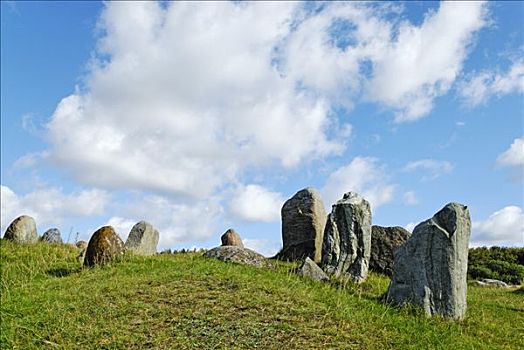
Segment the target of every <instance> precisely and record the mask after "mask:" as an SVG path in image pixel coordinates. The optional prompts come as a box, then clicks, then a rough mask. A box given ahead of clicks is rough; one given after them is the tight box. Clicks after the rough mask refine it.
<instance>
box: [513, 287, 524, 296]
mask: <svg viewBox="0 0 524 350" xmlns="http://www.w3.org/2000/svg"><path fill="white" fill-rule="evenodd" d="M513 293H515V294H522V295H524V287H520V288H519V289H516V290H514V291H513Z"/></svg>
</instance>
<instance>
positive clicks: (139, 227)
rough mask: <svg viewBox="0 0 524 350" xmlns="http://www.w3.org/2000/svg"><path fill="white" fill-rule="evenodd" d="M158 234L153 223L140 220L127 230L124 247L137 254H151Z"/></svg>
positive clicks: (154, 249)
mask: <svg viewBox="0 0 524 350" xmlns="http://www.w3.org/2000/svg"><path fill="white" fill-rule="evenodd" d="M158 238H159V234H158V231H157V230H155V228H154V227H153V225H151V224H150V223H148V222H145V221H140V222H138V223H137V224H136V225H135V226H133V228H132V229H131V232H129V236H128V237H127V241H126V249H127V250H130V251H132V252H133V253H135V254H138V255H153V254H155V253H156V246H157V244H158Z"/></svg>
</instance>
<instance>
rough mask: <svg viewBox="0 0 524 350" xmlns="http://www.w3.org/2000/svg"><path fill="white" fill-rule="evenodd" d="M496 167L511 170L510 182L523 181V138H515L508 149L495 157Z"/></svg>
mask: <svg viewBox="0 0 524 350" xmlns="http://www.w3.org/2000/svg"><path fill="white" fill-rule="evenodd" d="M497 165H499V166H502V167H511V168H512V169H513V174H512V180H514V181H517V182H520V181H523V180H524V138H516V139H515V140H513V143H512V144H511V145H510V146H509V148H508V149H507V150H506V151H504V152H503V153H501V154H500V155H499V156H498V157H497Z"/></svg>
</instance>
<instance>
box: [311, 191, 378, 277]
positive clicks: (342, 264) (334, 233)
mask: <svg viewBox="0 0 524 350" xmlns="http://www.w3.org/2000/svg"><path fill="white" fill-rule="evenodd" d="M370 254H371V209H370V206H369V202H368V201H367V200H365V199H364V198H362V197H361V196H359V195H358V194H357V193H355V192H348V193H346V194H344V197H343V198H342V199H340V200H338V201H337V203H335V204H334V205H333V208H332V210H331V214H329V216H328V220H327V223H326V230H325V232H324V244H323V245H322V265H321V266H322V268H323V269H324V271H326V272H328V273H332V274H334V275H335V276H336V277H345V278H346V277H347V278H350V279H352V280H353V281H354V282H357V283H360V282H362V281H364V280H365V279H366V277H367V275H368V267H369V257H370Z"/></svg>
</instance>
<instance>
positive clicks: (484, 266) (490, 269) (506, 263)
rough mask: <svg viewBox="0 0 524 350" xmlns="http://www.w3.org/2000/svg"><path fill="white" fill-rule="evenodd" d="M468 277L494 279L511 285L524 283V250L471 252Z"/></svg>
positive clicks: (484, 248)
mask: <svg viewBox="0 0 524 350" xmlns="http://www.w3.org/2000/svg"><path fill="white" fill-rule="evenodd" d="M468 277H469V278H471V279H480V278H492V279H497V280H501V281H504V282H506V283H510V284H522V282H523V281H524V248H503V247H491V248H486V247H481V248H473V249H470V250H469V258H468Z"/></svg>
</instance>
